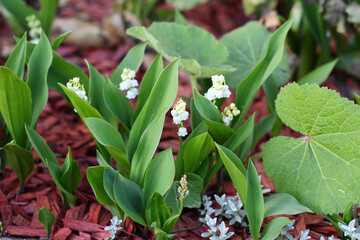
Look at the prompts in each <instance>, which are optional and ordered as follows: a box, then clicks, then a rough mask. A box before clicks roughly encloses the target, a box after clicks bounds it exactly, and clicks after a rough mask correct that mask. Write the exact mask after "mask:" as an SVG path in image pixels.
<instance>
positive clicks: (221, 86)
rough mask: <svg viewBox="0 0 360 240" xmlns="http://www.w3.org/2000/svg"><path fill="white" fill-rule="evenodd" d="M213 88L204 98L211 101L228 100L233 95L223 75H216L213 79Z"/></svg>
mask: <svg viewBox="0 0 360 240" xmlns="http://www.w3.org/2000/svg"><path fill="white" fill-rule="evenodd" d="M211 81H212V84H213V85H212V86H211V87H210V88H209V90H208V91H207V92H206V93H205V94H204V96H205V97H206V98H207V99H209V100H210V101H212V100H215V99H217V98H218V99H220V98H228V97H230V95H231V92H230V90H229V86H228V85H226V82H225V78H224V76H223V75H214V76H212V77H211Z"/></svg>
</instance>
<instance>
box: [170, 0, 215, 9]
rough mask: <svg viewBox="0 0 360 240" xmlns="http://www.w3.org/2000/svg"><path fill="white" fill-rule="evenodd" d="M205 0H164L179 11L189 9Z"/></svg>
mask: <svg viewBox="0 0 360 240" xmlns="http://www.w3.org/2000/svg"><path fill="white" fill-rule="evenodd" d="M207 1H209V0H166V2H167V3H170V4H171V5H173V6H174V7H175V8H176V9H178V10H180V11H185V10H190V9H192V8H195V7H196V6H197V5H200V4H203V3H206V2H207Z"/></svg>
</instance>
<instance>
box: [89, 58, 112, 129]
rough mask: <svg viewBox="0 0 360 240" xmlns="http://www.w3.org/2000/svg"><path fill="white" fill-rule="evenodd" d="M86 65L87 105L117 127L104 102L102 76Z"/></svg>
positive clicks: (103, 81)
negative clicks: (87, 79) (87, 78)
mask: <svg viewBox="0 0 360 240" xmlns="http://www.w3.org/2000/svg"><path fill="white" fill-rule="evenodd" d="M86 64H87V66H88V69H89V74H90V78H89V92H88V93H87V95H88V98H89V103H90V105H91V106H93V107H94V108H95V109H97V110H98V111H99V113H100V115H101V116H102V117H103V118H104V119H105V120H106V121H107V122H108V123H110V124H111V125H112V126H114V127H117V122H116V119H115V117H114V115H113V114H112V113H111V112H110V111H109V109H108V108H107V107H106V105H105V101H104V90H103V89H104V85H105V79H104V78H103V76H102V75H101V74H100V73H99V72H98V71H97V70H96V69H95V68H94V67H93V66H92V65H91V64H90V63H89V62H88V61H86Z"/></svg>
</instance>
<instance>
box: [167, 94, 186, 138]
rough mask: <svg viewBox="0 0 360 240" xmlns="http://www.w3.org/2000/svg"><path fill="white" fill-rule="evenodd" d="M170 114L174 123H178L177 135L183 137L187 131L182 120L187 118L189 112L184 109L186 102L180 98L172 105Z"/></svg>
mask: <svg viewBox="0 0 360 240" xmlns="http://www.w3.org/2000/svg"><path fill="white" fill-rule="evenodd" d="M171 115H172V117H173V121H174V124H178V125H179V131H178V135H179V136H181V137H185V136H186V135H187V134H188V133H187V130H186V128H185V127H184V125H183V123H182V121H185V120H187V119H188V118H189V112H188V111H186V103H185V102H184V101H183V100H182V99H181V98H180V100H179V101H178V102H177V103H176V105H175V106H174V107H173V110H171Z"/></svg>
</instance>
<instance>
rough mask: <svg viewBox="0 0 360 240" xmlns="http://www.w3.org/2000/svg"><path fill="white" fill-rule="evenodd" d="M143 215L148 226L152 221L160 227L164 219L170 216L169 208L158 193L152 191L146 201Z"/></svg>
mask: <svg viewBox="0 0 360 240" xmlns="http://www.w3.org/2000/svg"><path fill="white" fill-rule="evenodd" d="M145 215H146V222H147V224H148V225H149V226H151V225H152V223H153V222H156V226H158V227H159V228H160V229H161V228H162V226H163V224H164V223H165V222H166V220H168V219H169V218H170V217H171V213H170V211H169V208H168V206H167V205H166V202H165V200H164V198H163V197H162V195H161V194H160V193H158V192H154V193H153V194H152V195H151V196H150V197H149V201H147V205H146V211H145Z"/></svg>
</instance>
